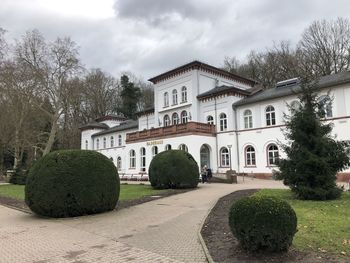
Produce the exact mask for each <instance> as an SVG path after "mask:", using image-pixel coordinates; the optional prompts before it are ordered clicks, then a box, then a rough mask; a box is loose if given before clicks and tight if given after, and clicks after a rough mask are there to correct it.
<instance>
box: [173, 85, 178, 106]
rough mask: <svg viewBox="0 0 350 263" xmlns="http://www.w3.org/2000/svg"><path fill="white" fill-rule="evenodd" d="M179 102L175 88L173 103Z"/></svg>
mask: <svg viewBox="0 0 350 263" xmlns="http://www.w3.org/2000/svg"><path fill="white" fill-rule="evenodd" d="M176 104H177V90H176V89H174V90H173V105H176Z"/></svg>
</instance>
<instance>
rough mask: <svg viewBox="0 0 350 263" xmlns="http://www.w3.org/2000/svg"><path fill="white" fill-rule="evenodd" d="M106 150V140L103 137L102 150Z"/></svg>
mask: <svg viewBox="0 0 350 263" xmlns="http://www.w3.org/2000/svg"><path fill="white" fill-rule="evenodd" d="M106 148H107V138H106V137H103V149H106Z"/></svg>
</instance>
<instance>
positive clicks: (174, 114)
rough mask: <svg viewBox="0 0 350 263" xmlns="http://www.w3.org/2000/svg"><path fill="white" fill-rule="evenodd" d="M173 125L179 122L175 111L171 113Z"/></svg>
mask: <svg viewBox="0 0 350 263" xmlns="http://www.w3.org/2000/svg"><path fill="white" fill-rule="evenodd" d="M171 119H172V123H173V125H176V124H179V123H180V120H179V115H178V114H177V113H176V112H175V113H173V116H172V117H171Z"/></svg>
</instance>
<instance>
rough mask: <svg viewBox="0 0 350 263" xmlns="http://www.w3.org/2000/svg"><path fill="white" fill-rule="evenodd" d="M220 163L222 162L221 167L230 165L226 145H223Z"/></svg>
mask: <svg viewBox="0 0 350 263" xmlns="http://www.w3.org/2000/svg"><path fill="white" fill-rule="evenodd" d="M220 164H221V167H229V166H230V155H229V152H228V149H227V148H226V147H223V148H221V149H220Z"/></svg>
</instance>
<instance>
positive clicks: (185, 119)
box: [181, 110, 188, 123]
mask: <svg viewBox="0 0 350 263" xmlns="http://www.w3.org/2000/svg"><path fill="white" fill-rule="evenodd" d="M187 122H188V113H187V111H185V110H184V111H182V112H181V123H187Z"/></svg>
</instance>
